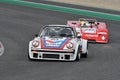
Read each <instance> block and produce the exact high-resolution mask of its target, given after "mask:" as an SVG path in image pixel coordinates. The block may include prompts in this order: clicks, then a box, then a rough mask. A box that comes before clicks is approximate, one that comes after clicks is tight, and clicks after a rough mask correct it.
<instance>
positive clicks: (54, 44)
mask: <svg viewBox="0 0 120 80" xmlns="http://www.w3.org/2000/svg"><path fill="white" fill-rule="evenodd" d="M66 40H67V38H49V37H44V38H43V41H44V47H45V48H61V47H62V45H63V44H64V43H65V42H66Z"/></svg>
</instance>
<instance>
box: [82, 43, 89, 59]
mask: <svg viewBox="0 0 120 80" xmlns="http://www.w3.org/2000/svg"><path fill="white" fill-rule="evenodd" d="M87 57H88V43H87V52H86V53H82V54H81V58H87Z"/></svg>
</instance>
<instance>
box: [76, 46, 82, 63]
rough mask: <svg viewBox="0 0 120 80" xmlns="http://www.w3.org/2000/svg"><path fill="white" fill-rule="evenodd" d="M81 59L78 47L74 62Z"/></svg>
mask: <svg viewBox="0 0 120 80" xmlns="http://www.w3.org/2000/svg"><path fill="white" fill-rule="evenodd" d="M80 58H81V54H80V46H79V47H78V51H77V57H76V60H75V61H80Z"/></svg>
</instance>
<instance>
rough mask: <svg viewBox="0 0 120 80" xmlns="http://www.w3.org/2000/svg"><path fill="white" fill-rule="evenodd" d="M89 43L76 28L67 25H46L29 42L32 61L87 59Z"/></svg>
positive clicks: (29, 55)
mask: <svg viewBox="0 0 120 80" xmlns="http://www.w3.org/2000/svg"><path fill="white" fill-rule="evenodd" d="M87 54H88V43H87V40H86V39H81V38H80V35H79V34H78V35H77V34H76V30H75V29H74V27H69V26H67V25H46V26H44V27H43V29H42V31H40V33H39V34H38V35H37V36H36V37H35V38H34V39H33V40H31V41H30V42H29V54H28V57H29V59H30V60H33V59H39V60H64V61H75V60H80V58H81V57H87Z"/></svg>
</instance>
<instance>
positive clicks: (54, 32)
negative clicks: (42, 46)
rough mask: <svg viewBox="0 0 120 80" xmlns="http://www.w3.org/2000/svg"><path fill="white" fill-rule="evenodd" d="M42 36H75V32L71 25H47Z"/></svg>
mask: <svg viewBox="0 0 120 80" xmlns="http://www.w3.org/2000/svg"><path fill="white" fill-rule="evenodd" d="M40 36H50V37H53V36H54V37H74V32H73V29H72V28H71V27H50V26H48V27H45V28H44V29H43V31H42V33H41V34H40Z"/></svg>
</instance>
